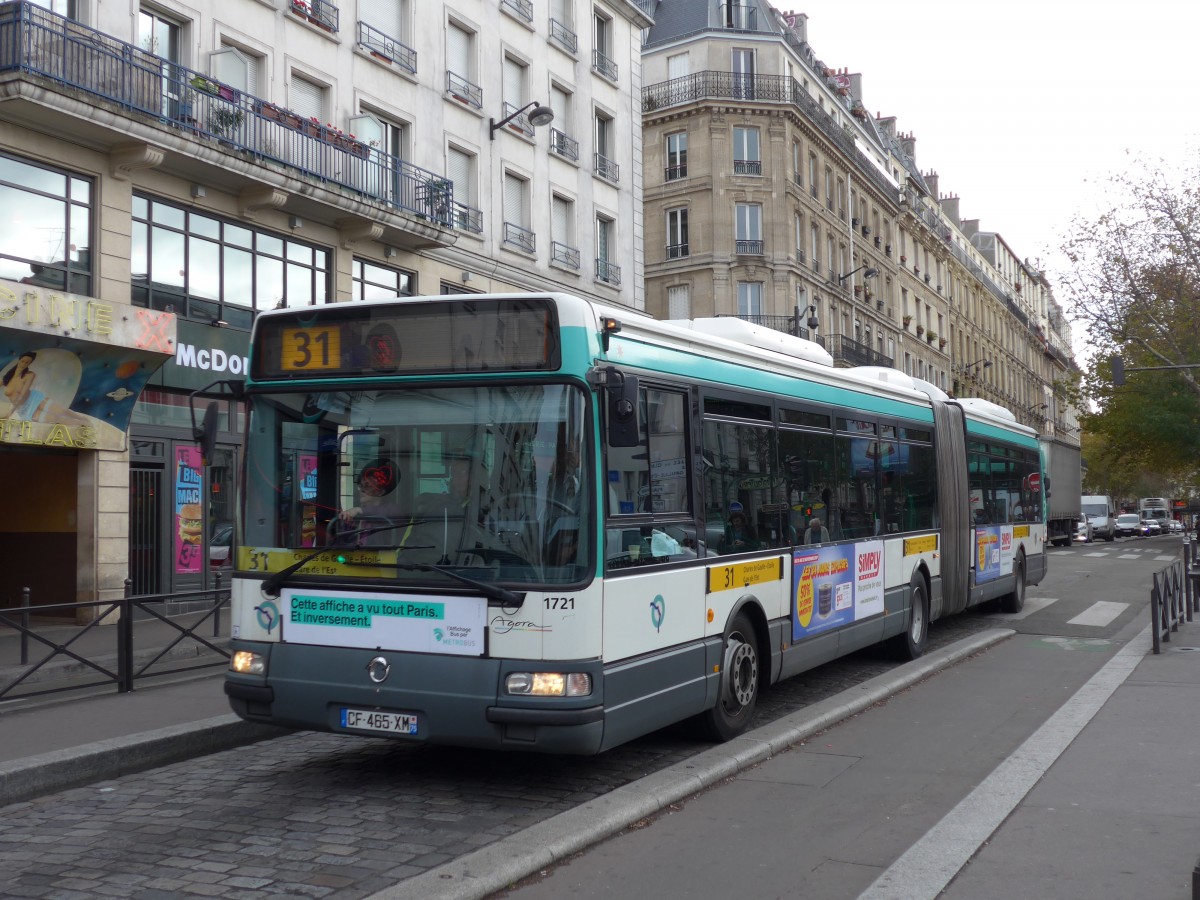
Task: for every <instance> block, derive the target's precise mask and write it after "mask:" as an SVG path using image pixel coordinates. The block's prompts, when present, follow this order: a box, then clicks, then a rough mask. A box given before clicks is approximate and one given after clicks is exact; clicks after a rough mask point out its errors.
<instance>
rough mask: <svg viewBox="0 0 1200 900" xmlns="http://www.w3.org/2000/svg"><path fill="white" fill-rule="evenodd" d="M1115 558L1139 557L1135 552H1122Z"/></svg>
mask: <svg viewBox="0 0 1200 900" xmlns="http://www.w3.org/2000/svg"><path fill="white" fill-rule="evenodd" d="M1117 559H1141V557H1140V556H1138V555H1137V554H1136V553H1122V554H1121V555H1120V556H1118V557H1117Z"/></svg>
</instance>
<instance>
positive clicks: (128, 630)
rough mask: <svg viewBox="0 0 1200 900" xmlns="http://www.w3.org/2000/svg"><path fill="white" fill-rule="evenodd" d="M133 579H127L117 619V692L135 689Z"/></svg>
mask: <svg viewBox="0 0 1200 900" xmlns="http://www.w3.org/2000/svg"><path fill="white" fill-rule="evenodd" d="M132 596H133V579H132V578H126V579H125V594H124V596H122V597H121V606H120V608H121V618H120V619H119V620H118V621H117V693H118V694H128V693H129V692H130V691H132V690H133V604H132V603H130V602H129V598H130V597H132Z"/></svg>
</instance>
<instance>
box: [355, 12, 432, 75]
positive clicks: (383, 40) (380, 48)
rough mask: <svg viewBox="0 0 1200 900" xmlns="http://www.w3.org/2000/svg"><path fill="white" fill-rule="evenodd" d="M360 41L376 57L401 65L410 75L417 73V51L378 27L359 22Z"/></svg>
mask: <svg viewBox="0 0 1200 900" xmlns="http://www.w3.org/2000/svg"><path fill="white" fill-rule="evenodd" d="M358 43H359V45H360V46H361V47H363V49H365V50H368V51H370V53H371V55H372V56H374V57H375V58H376V59H379V60H382V61H383V62H386V63H391V64H393V65H396V66H399V67H400V68H401V69H403V70H404V71H405V72H408V73H409V74H410V75H416V74H417V51H416V50H414V49H413V48H412V47H409V46H407V45H406V44H403V43H401V42H400V41H398V40H396V39H395V38H394V37H391V36H389V35H386V34H384V33H383V32H382V31H380V30H379V29H378V28H372V27H371V26H370V25H368V24H367V23H366V22H359V23H358Z"/></svg>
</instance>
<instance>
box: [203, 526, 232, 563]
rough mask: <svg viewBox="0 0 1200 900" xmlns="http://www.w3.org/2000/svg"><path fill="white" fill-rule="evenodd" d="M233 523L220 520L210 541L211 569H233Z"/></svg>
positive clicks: (209, 561)
mask: <svg viewBox="0 0 1200 900" xmlns="http://www.w3.org/2000/svg"><path fill="white" fill-rule="evenodd" d="M232 549H233V523H232V522H218V523H217V524H216V525H214V526H213V529H212V537H211V538H210V539H209V541H208V565H209V568H211V569H232V568H233V556H232V554H231V552H230V551H232Z"/></svg>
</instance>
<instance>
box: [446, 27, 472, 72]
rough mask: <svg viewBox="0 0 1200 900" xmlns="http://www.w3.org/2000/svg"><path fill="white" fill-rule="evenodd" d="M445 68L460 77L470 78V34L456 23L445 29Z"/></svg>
mask: <svg viewBox="0 0 1200 900" xmlns="http://www.w3.org/2000/svg"><path fill="white" fill-rule="evenodd" d="M446 68H447V69H448V70H449V71H450V72H453V73H454V74H455V75H458V76H460V77H462V78H468V79H469V78H470V77H471V75H472V74H473V71H472V68H471V36H470V35H469V34H467V32H465V31H463V30H462V29H461V28H459V27H458V26H457V25H451V26H450V27H449V28H447V29H446Z"/></svg>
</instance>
